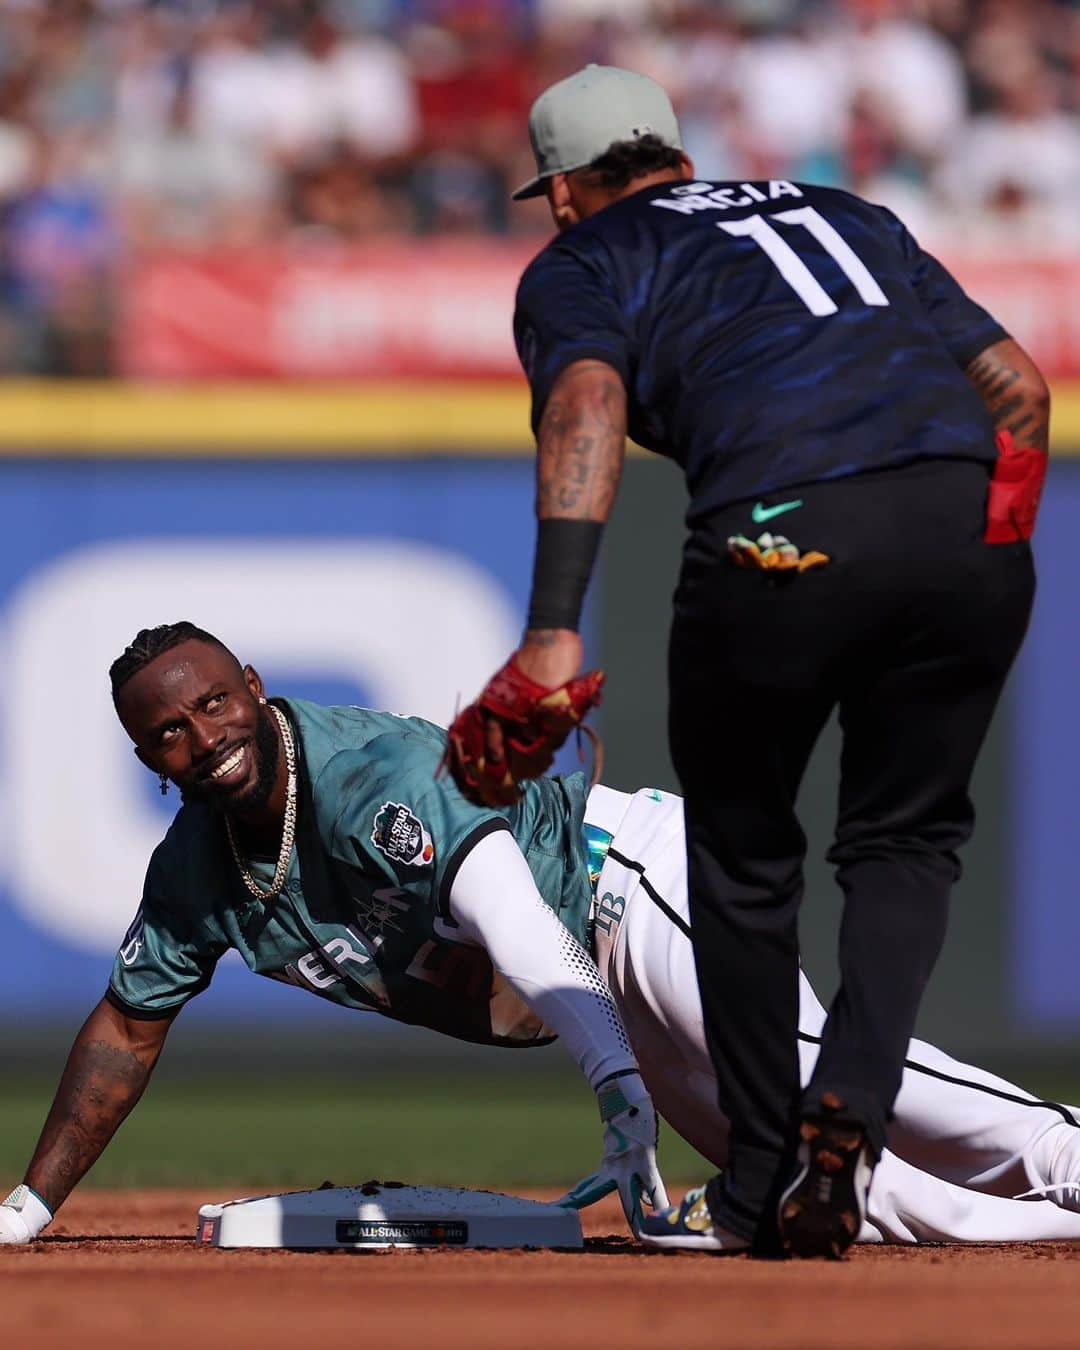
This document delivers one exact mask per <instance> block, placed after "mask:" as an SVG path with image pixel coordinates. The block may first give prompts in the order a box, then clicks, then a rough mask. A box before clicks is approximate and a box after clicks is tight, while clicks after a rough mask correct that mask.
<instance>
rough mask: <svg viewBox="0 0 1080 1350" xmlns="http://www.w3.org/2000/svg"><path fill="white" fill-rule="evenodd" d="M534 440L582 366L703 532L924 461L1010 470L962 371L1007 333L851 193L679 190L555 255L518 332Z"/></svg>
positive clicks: (592, 225) (580, 235) (888, 219)
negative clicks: (567, 380) (559, 386)
mask: <svg viewBox="0 0 1080 1350" xmlns="http://www.w3.org/2000/svg"><path fill="white" fill-rule="evenodd" d="M514 335H515V339H516V341H517V346H518V354H519V356H520V357H521V362H522V365H523V366H524V367H525V371H526V373H527V375H528V377H529V382H530V385H531V387H532V395H533V429H534V431H535V430H537V429H538V427H539V424H540V418H541V415H542V413H543V410H544V405H545V403H546V401H547V398H548V395H549V394H550V392H551V388H552V385H553V384H554V382H555V379H556V377H557V376H558V375H559V373H560V371H562V370H563V369H564V368H565V367H566V366H567V365H569V364H570V363H572V362H574V361H578V360H582V359H585V358H590V357H592V358H597V359H599V360H601V361H606V362H608V363H609V364H610V365H612V366H614V367H615V369H616V370H617V371H618V372H619V374H620V375H621V376H622V378H623V381H624V383H625V385H626V389H627V395H628V412H629V430H630V435H631V436H632V437H633V439H634V440H635V441H637V442H638V443H639V444H640V445H644V446H646V447H648V448H649V449H651V450H655V451H658V452H659V453H660V454H662V455H667V456H669V457H670V458H672V459H674V460H676V461H677V462H678V463H679V464H681V465H682V467H683V469H684V470H685V472H686V477H687V483H688V486H689V489H690V496H691V505H690V513H689V519H690V520H691V521H694V520H695V519H699V518H700V517H702V516H704V515H706V514H707V513H708V512H710V511H713V510H715V509H716V508H718V507H721V506H725V505H728V504H730V503H732V502H739V501H745V500H749V499H756V498H759V497H765V496H768V495H769V494H770V493H776V492H780V491H785V490H787V489H789V488H793V487H797V486H798V485H800V484H805V483H816V482H821V481H823V480H826V479H829V478H842V477H846V476H848V475H851V474H857V473H863V472H867V471H869V470H874V469H883V468H889V467H895V466H898V465H901V464H904V463H907V462H909V461H911V460H916V459H927V458H965V459H976V460H985V461H987V462H990V461H992V460H993V459H994V457H995V448H994V429H993V425H992V423H991V420H990V417H989V414H988V413H987V411H986V409H985V407H984V405H983V402H982V400H981V399H980V397H979V395H978V393H977V392H976V390H975V388H974V385H973V384H972V383H971V381H970V380H969V379H968V378H967V377H966V375H965V374H964V373H963V368H964V367H965V366H966V365H967V364H968V363H969V362H970V361H971V360H972V359H973V358H974V357H975V356H977V355H978V353H979V352H980V351H982V350H983V349H984V348H985V347H988V346H990V345H991V344H992V343H994V342H999V341H1000V340H1001V339H1002V338H1004V337H1006V336H1007V334H1006V333H1005V331H1004V329H1003V328H1002V327H1001V326H1000V324H998V323H997V322H996V321H995V320H994V319H993V318H991V316H990V315H989V314H987V312H986V311H985V310H984V309H981V308H980V307H979V306H978V305H976V304H975V303H974V302H973V301H972V300H970V299H969V298H968V297H967V296H966V295H965V294H964V292H963V290H961V288H960V286H959V285H958V284H957V283H956V281H955V280H954V279H953V278H952V277H951V276H950V275H949V273H948V272H947V271H946V270H945V268H943V267H942V266H941V264H940V263H939V262H937V261H936V259H934V258H932V257H931V256H930V255H929V254H928V253H925V252H924V251H923V250H922V249H921V248H920V247H919V246H918V244H917V243H916V242H915V240H914V239H913V238H912V237H911V235H910V234H909V233H908V232H907V230H906V229H905V228H904V226H903V225H902V224H901V223H900V221H899V220H897V218H896V217H895V216H894V215H893V214H892V213H891V212H889V211H887V210H885V209H884V207H880V206H873V205H871V204H870V203H869V202H864V201H862V200H860V199H859V198H858V197H854V196H852V195H851V194H850V193H847V192H840V191H837V190H836V189H834V188H823V187H811V186H809V185H806V184H802V183H799V184H795V183H789V182H786V181H779V180H773V181H765V182H755V183H738V184H735V183H705V182H696V183H684V182H678V183H673V182H669V183H662V184H659V185H658V186H654V187H650V188H645V189H643V190H642V191H641V192H637V193H634V194H633V195H632V196H630V197H627V198H624V199H623V200H622V201H619V202H616V203H614V204H613V205H612V206H609V207H607V208H605V209H604V210H603V211H600V212H598V213H597V214H596V215H594V216H591V217H590V218H589V219H588V220H584V221H582V222H581V223H580V224H578V225H575V226H574V227H573V228H572V229H570V230H567V231H566V232H565V233H564V234H561V235H559V236H557V237H556V238H555V239H553V240H552V241H551V243H550V244H548V246H547V247H546V248H545V249H544V250H543V252H542V253H540V254H539V256H538V257H536V258H535V259H534V260H533V262H532V263H531V264H530V265H529V267H528V268H527V269H526V271H525V274H524V276H523V277H522V279H521V284H520V286H519V288H518V296H517V309H516V313H515V316H514Z"/></svg>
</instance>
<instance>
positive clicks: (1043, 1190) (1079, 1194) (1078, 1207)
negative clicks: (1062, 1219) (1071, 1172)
mask: <svg viewBox="0 0 1080 1350" xmlns="http://www.w3.org/2000/svg"><path fill="white" fill-rule="evenodd" d="M1013 1199H1014V1200H1050V1201H1052V1202H1053V1204H1055V1205H1058V1206H1059V1207H1060V1208H1061V1209H1068V1210H1071V1211H1072V1213H1073V1214H1080V1181H1051V1182H1049V1183H1048V1184H1047V1185H1046V1186H1036V1187H1035V1188H1034V1189H1033V1190H1030V1191H1024V1193H1023V1194H1022V1195H1014V1196H1013Z"/></svg>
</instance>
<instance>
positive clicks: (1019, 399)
mask: <svg viewBox="0 0 1080 1350" xmlns="http://www.w3.org/2000/svg"><path fill="white" fill-rule="evenodd" d="M967 375H968V378H969V379H970V380H971V381H972V383H973V384H974V385H975V388H976V389H977V390H978V391H979V394H980V395H981V397H982V400H983V402H984V403H985V404H986V406H987V408H988V410H989V412H990V416H991V417H992V418H993V419H994V427H995V428H996V429H997V430H998V431H1011V432H1012V435H1013V440H1014V441H1015V442H1016V444H1017V445H1030V446H1033V447H1034V448H1035V449H1036V450H1041V451H1042V452H1043V453H1044V454H1045V453H1046V451H1047V447H1048V444H1049V432H1050V390H1049V389H1048V388H1047V387H1046V381H1045V380H1044V379H1043V377H1042V376H1041V375H1040V374H1039V371H1038V368H1037V367H1036V365H1035V363H1034V362H1033V361H1032V360H1031V358H1030V357H1029V356H1028V354H1027V353H1026V352H1025V351H1024V349H1023V347H1021V346H1020V344H1019V343H1017V342H1013V341H1012V339H1011V338H1007V339H1006V340H1005V341H1004V342H995V343H994V345H993V346H992V347H987V348H986V349H985V350H984V351H981V352H980V353H979V355H978V356H977V357H976V358H975V360H974V361H972V362H971V364H970V365H969V366H968V367H967Z"/></svg>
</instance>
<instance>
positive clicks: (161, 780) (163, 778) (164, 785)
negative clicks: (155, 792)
mask: <svg viewBox="0 0 1080 1350" xmlns="http://www.w3.org/2000/svg"><path fill="white" fill-rule="evenodd" d="M158 786H159V787H160V788H161V795H162V796H163V797H164V796H166V795H167V794H168V791H169V779H168V775H166V774H163V773H159V774H158Z"/></svg>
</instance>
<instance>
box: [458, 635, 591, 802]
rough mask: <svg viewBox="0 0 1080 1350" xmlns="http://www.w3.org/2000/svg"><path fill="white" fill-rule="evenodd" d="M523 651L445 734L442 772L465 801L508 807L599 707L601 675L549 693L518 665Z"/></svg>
mask: <svg viewBox="0 0 1080 1350" xmlns="http://www.w3.org/2000/svg"><path fill="white" fill-rule="evenodd" d="M575 636H576V635H575ZM524 651H525V649H524V648H523V649H522V652H515V653H514V655H513V656H511V658H510V660H509V661H507V663H506V665H505V666H503V668H502V669H501V670H500V671H498V672H497V673H496V674H495V675H494V676H493V677H492V679H491V680H490V681H489V682H488V684H487V686H486V688H485V689H484V691H483V693H482V694H481V695H480V697H479V698H478V699H477V700H476V702H475V703H470V704H469V706H468V707H467V708H463V709H462V710H461V712H460V713H458V715H457V717H455V719H454V722H453V725H452V726H451V727H450V731H449V733H448V740H447V748H446V758H445V760H444V764H445V766H446V767H447V768H449V770H450V772H451V773H452V774H453V776H454V779H455V781H456V782H457V785H458V787H459V788H460V789H461V791H462V792H463V793H464V795H465V796H466V797H468V798H469V799H470V800H471V801H474V802H480V803H482V804H483V805H486V806H511V805H513V803H514V802H516V801H517V800H518V799H519V798H520V796H521V788H520V786H519V784H520V783H521V782H522V780H524V779H529V778H539V777H540V776H541V775H542V774H544V773H546V772H547V770H548V769H550V767H551V765H552V762H553V760H554V758H555V752H556V750H558V748H559V747H560V746H561V745H562V743H563V741H565V740H566V738H567V736H568V735H569V734H570V732H571V731H572V730H573V729H574V727H576V726H579V725H580V724H581V721H582V719H583V718H584V717H585V716H586V714H587V713H588V712H589V710H590V709H591V708H593V707H594V706H595V705H596V704H597V703H599V702H600V690H601V687H602V686H603V683H604V676H603V673H602V672H601V671H598V670H594V671H590V672H588V673H587V674H585V675H579V676H577V677H576V678H574V679H570V680H568V681H567V682H565V683H563V684H560V685H558V686H557V687H554V688H551V687H548V686H546V685H544V684H541V683H538V682H537V680H536V679H534V678H533V677H532V676H530V675H529V674H527V673H526V672H525V670H524V669H523V668H522V666H521V665H520V664H519V657H521V656H522V655H523V654H524Z"/></svg>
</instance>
